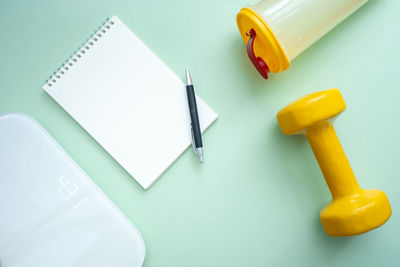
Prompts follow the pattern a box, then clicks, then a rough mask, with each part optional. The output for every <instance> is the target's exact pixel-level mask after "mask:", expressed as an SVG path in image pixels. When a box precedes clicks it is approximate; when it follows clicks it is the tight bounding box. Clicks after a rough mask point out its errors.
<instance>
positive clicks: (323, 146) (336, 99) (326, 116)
mask: <svg viewBox="0 0 400 267" xmlns="http://www.w3.org/2000/svg"><path fill="white" fill-rule="evenodd" d="M345 107H346V104H345V102H344V100H343V97H342V95H341V94H340V91H339V90H338V89H331V90H326V91H321V92H317V93H313V94H310V95H307V96H305V97H303V98H301V99H299V100H297V101H295V102H294V103H292V104H290V105H289V106H287V107H285V108H284V109H282V110H281V111H279V112H278V115H277V119H278V122H279V125H280V127H281V129H282V131H283V132H284V133H285V134H296V133H302V134H305V136H306V137H307V139H308V141H309V143H310V146H311V148H312V150H313V152H314V155H315V158H316V159H317V161H318V164H319V166H320V168H321V171H322V173H323V175H324V177H325V180H326V183H327V185H328V187H329V189H330V191H331V193H332V202H331V203H330V204H328V205H327V206H326V207H325V208H323V209H322V210H321V213H320V219H321V223H322V225H323V227H324V229H325V231H326V233H327V234H328V235H332V236H349V235H357V234H361V233H365V232H367V231H370V230H372V229H374V228H377V227H379V226H381V225H382V224H384V223H385V222H386V221H387V220H388V219H389V218H390V216H391V213H392V210H391V207H390V203H389V200H388V198H387V196H386V194H385V193H384V192H383V191H380V190H377V189H367V190H364V189H361V188H360V186H359V185H358V183H357V180H356V178H355V176H354V173H353V171H352V169H351V166H350V164H349V162H348V160H347V157H346V155H345V153H344V151H343V148H342V146H341V145H340V142H339V139H338V138H337V136H336V133H335V130H334V128H333V126H332V122H331V121H332V120H330V119H331V118H333V117H334V116H336V115H338V114H339V113H340V112H342V111H343V110H344V109H345Z"/></svg>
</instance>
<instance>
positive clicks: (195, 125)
mask: <svg viewBox="0 0 400 267" xmlns="http://www.w3.org/2000/svg"><path fill="white" fill-rule="evenodd" d="M185 72H186V93H187V98H188V102H189V113H190V120H191V121H192V124H191V128H192V129H191V130H192V145H193V149H194V152H195V153H196V154H197V155H198V156H199V159H200V163H203V162H204V159H203V141H202V140H201V129H200V121H199V114H198V112H197V105H196V95H195V94H194V89H193V84H192V78H191V77H190V73H189V70H188V69H186V70H185Z"/></svg>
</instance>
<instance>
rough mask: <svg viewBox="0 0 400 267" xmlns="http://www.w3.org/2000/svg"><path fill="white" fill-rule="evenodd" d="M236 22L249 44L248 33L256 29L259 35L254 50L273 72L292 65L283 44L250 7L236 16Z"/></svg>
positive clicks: (243, 9)
mask: <svg viewBox="0 0 400 267" xmlns="http://www.w3.org/2000/svg"><path fill="white" fill-rule="evenodd" d="M236 22H237V25H238V28H239V31H240V34H241V35H242V38H243V40H244V42H245V43H246V44H247V42H248V41H249V39H250V37H249V36H247V35H246V33H247V32H248V31H250V29H252V28H253V29H254V30H255V32H256V34H257V36H256V38H255V41H254V52H255V55H256V56H257V57H261V58H262V59H263V60H264V61H265V63H267V65H268V68H269V70H270V71H271V72H274V73H278V72H281V71H284V70H286V69H287V68H289V66H290V61H289V59H288V57H287V56H286V54H285V51H284V50H283V48H282V46H281V44H280V43H279V42H278V39H277V38H276V37H275V35H274V33H273V32H272V31H271V29H270V28H269V27H268V25H267V24H266V23H265V22H264V21H263V20H262V19H261V18H260V17H259V16H258V15H257V13H255V12H254V11H253V10H251V9H249V8H242V10H240V12H239V13H238V14H237V16H236Z"/></svg>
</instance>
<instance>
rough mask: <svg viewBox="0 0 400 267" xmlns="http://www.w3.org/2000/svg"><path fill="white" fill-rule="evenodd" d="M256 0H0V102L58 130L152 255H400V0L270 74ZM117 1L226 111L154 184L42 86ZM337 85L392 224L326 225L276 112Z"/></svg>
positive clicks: (365, 259) (240, 262) (375, 8)
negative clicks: (252, 25) (256, 37)
mask: <svg viewBox="0 0 400 267" xmlns="http://www.w3.org/2000/svg"><path fill="white" fill-rule="evenodd" d="M252 2H255V0H252ZM247 3H250V2H246V0H231V1H210V0H205V1H193V0H190V1H189V0H188V1H178V0H171V1H75V0H74V1H50V0H43V1H17V0H13V1H11V0H0V25H1V26H0V27H1V35H0V41H1V42H0V48H1V50H0V114H1V113H4V112H13V111H18V112H23V113H26V114H29V115H30V116H32V117H33V118H35V119H36V120H38V121H39V122H40V123H41V124H42V125H43V126H44V128H46V129H47V130H48V132H49V133H50V134H51V135H52V136H53V137H54V138H55V139H56V140H57V141H58V142H59V143H60V144H61V146H62V147H63V148H64V149H65V150H66V151H67V152H68V153H69V154H70V155H71V156H72V158H73V159H74V160H75V161H76V162H77V163H78V164H79V165H80V166H81V167H82V169H83V170H85V171H86V172H87V173H88V174H89V176H90V177H91V178H92V179H93V180H94V181H95V182H96V183H97V184H98V185H99V186H100V187H101V188H102V189H103V190H104V192H105V193H106V194H107V195H108V196H109V197H110V198H111V199H112V200H113V201H114V202H115V203H116V204H117V205H118V207H120V209H121V210H122V211H123V212H124V213H125V214H126V215H127V216H128V217H129V218H130V219H131V220H132V221H133V222H134V223H135V224H136V225H137V227H138V228H139V229H140V231H141V232H142V234H143V237H144V239H145V242H146V248H147V255H146V260H145V264H144V266H146V267H150V266H398V252H399V250H400V243H399V240H398V239H399V235H400V227H399V226H400V221H399V205H400V187H399V174H398V166H397V164H398V159H399V156H398V151H399V148H400V141H399V136H400V126H399V111H400V106H399V99H400V90H399V89H400V88H399V82H398V76H399V66H398V62H399V61H400V52H399V48H400V37H399V36H400V34H399V25H400V16H399V14H400V1H393V0H381V1H376V0H375V1H374V0H372V1H370V2H369V3H368V4H367V5H365V6H364V7H362V8H361V9H360V10H359V11H357V12H356V13H355V14H354V15H353V16H351V17H350V18H349V19H347V20H346V21H345V22H343V23H342V24H340V25H339V26H338V27H336V28H335V29H334V30H332V31H331V32H330V33H329V34H328V35H326V36H325V37H323V38H322V39H321V40H320V41H319V42H317V43H316V44H315V45H313V46H312V47H311V48H309V49H308V50H307V51H305V52H304V53H303V54H301V55H300V56H299V57H298V58H297V59H296V60H295V61H294V62H292V66H291V68H290V69H289V70H288V71H285V72H284V73H280V74H277V75H272V76H271V78H270V79H269V80H268V81H264V80H263V79H262V78H260V77H259V75H258V74H257V73H256V71H255V70H254V69H253V67H252V66H251V63H250V62H249V60H248V59H247V56H246V50H245V46H244V43H243V41H242V40H241V37H240V35H239V33H238V30H237V28H236V21H235V16H236V13H237V12H238V11H239V10H240V8H241V7H242V6H244V5H245V4H247ZM114 14H115V15H117V16H119V18H120V19H121V20H122V21H124V22H125V23H126V24H127V25H128V26H129V27H130V28H131V29H132V30H133V31H134V32H135V33H136V34H137V35H138V36H139V37H140V38H141V39H142V40H143V41H144V42H145V43H146V44H147V45H148V46H149V47H150V48H151V49H152V50H153V51H154V52H155V53H156V54H157V55H158V56H159V57H160V58H161V59H162V60H163V61H164V62H165V63H166V64H167V65H168V66H169V67H170V68H171V69H172V70H173V71H174V72H175V73H177V74H178V75H179V76H181V77H182V79H183V74H184V68H185V67H189V68H190V70H191V73H192V76H193V80H194V82H195V86H196V89H197V93H198V94H199V95H200V96H201V97H202V98H203V99H204V100H205V101H206V102H207V103H208V104H209V105H210V106H211V107H212V108H213V109H214V110H215V111H216V112H218V113H219V115H220V117H219V119H218V121H217V122H216V123H215V124H214V125H213V126H212V127H211V128H210V129H209V130H208V131H207V133H206V134H205V136H204V143H205V153H206V154H205V160H206V163H205V164H204V165H202V166H200V165H199V164H198V161H197V159H196V155H195V154H194V153H193V152H192V151H191V150H187V151H186V152H185V153H184V154H183V156H182V157H181V158H180V159H179V160H178V161H177V162H176V163H175V164H173V166H172V167H171V168H170V169H169V170H168V171H167V172H166V173H165V174H164V175H163V176H162V177H161V178H160V179H159V180H158V181H157V182H156V183H155V184H154V185H153V186H152V187H151V188H150V189H149V190H148V191H144V190H143V189H142V188H141V187H140V186H139V184H138V183H136V182H135V180H134V179H133V178H131V177H130V176H129V175H128V173H127V172H126V171H125V170H124V169H122V168H121V167H120V166H119V165H118V163H117V162H115V161H114V160H113V159H112V158H111V156H109V155H108V154H107V153H106V152H105V151H104V150H103V149H102V147H101V146H100V145H98V144H97V143H96V142H95V141H94V140H93V139H92V138H91V137H90V136H89V135H88V134H87V133H86V132H85V131H84V130H83V129H82V128H81V127H80V126H79V125H78V124H77V123H76V122H75V121H74V120H73V119H72V118H71V117H70V116H69V115H68V114H67V113H66V112H65V111H64V110H63V109H62V108H61V107H60V106H58V105H57V104H56V103H55V102H54V101H53V100H52V99H51V98H50V97H49V96H48V95H47V94H46V93H45V92H44V91H43V90H42V89H41V87H42V85H43V83H44V81H45V80H46V79H47V77H49V75H50V74H51V73H52V72H53V71H54V70H55V69H56V68H57V67H59V66H60V64H61V63H62V62H63V61H64V60H65V59H66V58H67V57H68V56H69V55H70V54H71V53H72V52H73V51H74V50H75V49H76V48H77V47H78V46H79V45H80V44H81V43H82V42H83V41H84V40H85V39H86V38H87V37H88V35H89V34H90V33H92V32H93V30H94V29H96V28H97V26H98V25H99V24H101V22H103V21H104V19H105V18H107V17H110V16H111V15H114ZM332 87H337V88H339V89H340V90H341V92H342V94H343V96H344V98H345V100H346V102H347V105H348V108H347V110H346V111H345V112H344V113H343V114H342V115H341V116H340V117H339V118H338V119H337V120H336V123H335V127H336V130H337V134H338V136H339V139H340V140H341V143H342V145H343V147H344V150H345V151H346V153H347V156H348V158H349V160H350V163H351V164H352V167H353V169H354V172H355V174H356V177H357V179H358V181H359V183H360V185H361V186H362V187H364V188H379V189H382V190H384V191H385V192H386V193H387V195H388V196H389V199H390V201H391V204H392V208H393V215H392V217H391V219H390V220H389V221H388V223H387V224H385V225H384V226H383V227H382V228H379V229H377V230H374V231H372V232H370V233H367V234H364V235H361V236H355V237H348V238H333V237H329V236H327V235H326V234H325V233H324V231H323V229H322V226H321V224H320V221H319V210H320V209H321V208H322V207H323V206H324V205H325V204H327V203H328V202H329V201H330V194H329V191H328V189H327V187H326V185H325V182H324V180H323V178H322V175H321V173H320V170H319V168H318V166H317V163H316V161H315V159H314V156H313V154H312V152H311V150H310V148H309V146H308V144H307V142H306V139H305V138H304V137H303V136H290V137H289V136H284V135H283V134H282V133H281V132H280V129H279V127H278V125H277V122H276V119H275V115H276V113H277V111H278V110H279V109H280V108H282V107H284V106H285V105H286V104H288V103H289V102H291V101H292V100H294V99H296V98H298V97H300V96H302V95H304V94H306V93H310V92H313V91H317V90H323V89H327V88H332ZM0 176H1V174H0Z"/></svg>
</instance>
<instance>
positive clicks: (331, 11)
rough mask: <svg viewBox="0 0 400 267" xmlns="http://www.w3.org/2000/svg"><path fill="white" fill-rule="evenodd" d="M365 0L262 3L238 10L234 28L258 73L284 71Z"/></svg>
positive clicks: (267, 1) (307, 0) (266, 75)
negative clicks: (236, 28) (238, 32)
mask: <svg viewBox="0 0 400 267" xmlns="http://www.w3.org/2000/svg"><path fill="white" fill-rule="evenodd" d="M367 1H368V0H263V1H260V2H258V3H257V4H255V5H252V6H250V5H249V6H247V7H245V8H242V10H240V12H239V13H238V14H237V17H236V19H237V25H238V28H239V31H240V33H241V35H242V37H243V40H244V41H245V43H247V52H248V55H249V58H250V60H251V61H252V62H253V64H254V66H255V67H256V69H257V70H258V72H259V73H260V74H261V75H262V76H263V77H264V78H268V73H269V72H270V71H271V72H274V73H278V72H281V71H284V70H286V69H287V68H288V67H289V66H290V62H291V61H292V60H293V59H294V58H296V57H297V56H298V55H299V54H300V53H301V52H303V51H304V50H305V49H306V48H307V47H309V46H310V45H312V44H313V43H314V42H315V41H317V40H318V39H319V38H321V37H322V36H323V35H325V34H326V33H327V32H328V31H330V30H331V29H332V28H334V27H335V26H336V25H338V24H339V23H340V22H341V21H343V20H344V19H345V18H346V17H348V16H349V15H351V14H352V13H353V12H354V11H356V10H357V9H358V8H360V7H361V6H362V5H363V4H365V3H366V2H367Z"/></svg>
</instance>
